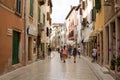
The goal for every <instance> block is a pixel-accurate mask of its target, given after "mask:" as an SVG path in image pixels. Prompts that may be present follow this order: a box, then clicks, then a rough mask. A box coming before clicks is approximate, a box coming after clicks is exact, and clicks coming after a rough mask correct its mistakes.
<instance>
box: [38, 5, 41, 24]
mask: <svg viewBox="0 0 120 80" xmlns="http://www.w3.org/2000/svg"><path fill="white" fill-rule="evenodd" d="M40 13H41V11H40V8H39V7H38V23H40Z"/></svg>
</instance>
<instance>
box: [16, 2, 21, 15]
mask: <svg viewBox="0 0 120 80" xmlns="http://www.w3.org/2000/svg"><path fill="white" fill-rule="evenodd" d="M16 12H17V13H21V0H16Z"/></svg>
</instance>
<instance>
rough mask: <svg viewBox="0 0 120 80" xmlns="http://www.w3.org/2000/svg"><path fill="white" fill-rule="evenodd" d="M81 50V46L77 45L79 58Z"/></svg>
mask: <svg viewBox="0 0 120 80" xmlns="http://www.w3.org/2000/svg"><path fill="white" fill-rule="evenodd" d="M80 51H81V48H80V47H78V55H79V58H80V53H81V52H80Z"/></svg>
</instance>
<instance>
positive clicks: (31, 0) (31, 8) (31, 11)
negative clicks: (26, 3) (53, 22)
mask: <svg viewBox="0 0 120 80" xmlns="http://www.w3.org/2000/svg"><path fill="white" fill-rule="evenodd" d="M33 4H34V0H30V16H31V17H33Z"/></svg>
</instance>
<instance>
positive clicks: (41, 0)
mask: <svg viewBox="0 0 120 80" xmlns="http://www.w3.org/2000/svg"><path fill="white" fill-rule="evenodd" d="M45 2H46V0H38V3H39V4H40V5H43V4H45Z"/></svg>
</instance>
